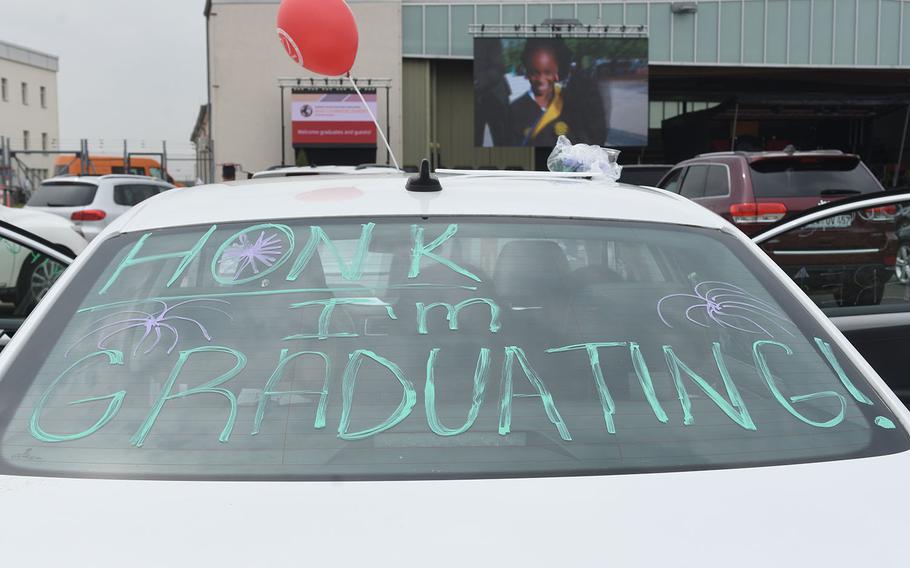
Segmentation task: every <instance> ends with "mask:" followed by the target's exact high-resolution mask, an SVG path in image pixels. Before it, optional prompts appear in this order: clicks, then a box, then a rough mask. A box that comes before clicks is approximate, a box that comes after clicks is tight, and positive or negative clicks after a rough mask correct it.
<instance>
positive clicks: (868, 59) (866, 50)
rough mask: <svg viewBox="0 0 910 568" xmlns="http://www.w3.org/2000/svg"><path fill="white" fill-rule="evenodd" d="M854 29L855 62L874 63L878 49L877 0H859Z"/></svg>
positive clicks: (860, 63)
mask: <svg viewBox="0 0 910 568" xmlns="http://www.w3.org/2000/svg"><path fill="white" fill-rule="evenodd" d="M856 31H857V36H856V63H857V64H858V65H875V59H876V52H877V51H878V0H859V22H857V28H856Z"/></svg>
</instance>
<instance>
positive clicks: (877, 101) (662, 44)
mask: <svg viewBox="0 0 910 568" xmlns="http://www.w3.org/2000/svg"><path fill="white" fill-rule="evenodd" d="M278 3H279V2H278V0H209V2H208V6H207V7H206V11H205V15H206V19H207V33H208V48H209V58H208V61H209V74H210V81H209V83H210V95H211V114H210V128H211V137H212V146H213V150H214V160H213V164H223V163H225V162H231V163H236V164H240V165H241V166H242V168H243V169H248V170H256V169H262V168H266V167H270V166H273V165H276V164H280V163H293V162H294V161H296V160H298V155H299V151H300V150H307V148H305V147H303V148H300V147H297V148H295V147H294V145H293V144H292V141H291V137H290V136H289V134H288V133H289V132H290V131H291V128H292V124H291V119H290V112H288V110H289V108H290V107H289V101H288V100H287V98H286V97H285V96H284V94H285V89H280V88H279V80H285V81H283V83H284V84H286V85H287V84H293V80H296V79H301V80H302V81H303V82H304V83H306V82H307V81H309V80H310V75H308V74H307V73H306V72H304V70H303V69H301V68H300V67H297V66H296V65H294V64H293V63H292V62H291V60H290V59H289V58H287V57H286V56H285V54H284V52H283V50H282V48H281V45H280V44H279V42H278V40H277V38H276V37H275V32H274V28H275V18H276V14H277V9H278ZM348 3H349V5H350V6H351V9H352V11H353V12H354V15H355V18H356V19H357V21H358V23H359V30H360V51H359V55H358V58H357V62H356V64H355V67H354V76H356V77H358V78H373V79H385V80H388V82H389V83H388V84H389V91H388V101H387V102H388V108H389V111H388V116H385V115H384V113H380V114H383V116H380V117H379V119H380V121H381V122H382V123H383V124H388V128H389V130H390V134H391V144H392V147H393V148H394V151H395V152H396V155H398V156H399V158H400V161H401V162H402V163H403V164H407V165H416V164H417V163H418V162H419V160H420V159H421V158H423V157H432V159H433V161H434V163H436V164H437V165H442V166H448V167H453V166H461V165H465V166H471V167H483V166H489V165H495V166H499V167H504V166H512V167H524V168H532V167H535V166H537V167H540V165H541V157H544V158H545V156H546V152H542V151H541V150H540V149H539V150H537V151H536V152H535V151H534V150H532V149H528V148H478V147H475V146H474V141H473V132H472V130H473V124H472V120H471V116H472V115H473V101H474V99H473V76H472V60H473V37H472V35H471V33H470V29H469V28H470V26H471V25H481V24H482V25H485V26H493V25H508V26H523V25H525V26H533V25H540V24H542V23H544V22H545V21H547V20H551V21H552V19H554V18H556V19H560V20H562V21H575V22H577V24H576V25H579V24H580V25H581V26H587V25H592V26H594V25H616V26H625V27H628V28H630V29H631V28H633V27H638V28H637V29H640V30H644V33H645V34H646V35H647V37H648V61H649V65H648V77H649V79H648V86H649V103H648V116H649V118H648V122H649V124H648V145H647V146H645V147H634V148H624V149H623V155H622V159H623V160H624V161H626V162H629V161H633V162H635V161H644V162H675V161H678V160H681V159H684V158H686V157H689V156H691V155H693V154H694V153H697V152H702V151H711V150H728V149H731V148H736V149H760V148H767V149H776V148H782V147H784V146H786V145H788V144H793V145H794V146H796V147H798V148H805V149H809V148H835V149H841V150H845V151H854V152H857V153H860V154H861V155H862V156H863V158H864V159H865V160H866V162H867V164H869V166H870V168H872V169H873V171H874V172H875V173H876V174H878V175H879V177H880V178H882V179H883V180H896V179H897V178H896V176H895V175H894V174H895V172H896V171H897V170H898V169H899V170H901V171H902V172H903V171H904V170H905V169H906V164H907V161H908V160H907V159H906V156H903V155H902V153H904V152H906V151H907V148H906V145H905V144H904V139H905V137H906V124H907V119H908V118H910V111H908V109H910V106H908V104H910V82H908V79H907V77H908V74H907V69H908V68H910V1H908V0H699V1H697V2H667V1H653V0H652V1H647V0H605V1H602V2H578V3H576V2H538V1H535V0H525V1H522V2H512V1H503V2H487V1H482V2H464V1H463V2H446V1H444V0H422V1H416V0H349V2H348ZM639 26H640V27H639ZM904 30H907V32H908V33H904ZM287 80H292V81H291V82H290V83H288V81H287ZM380 98H381V95H380ZM381 102H382V101H380V105H379V108H380V109H383V105H382V104H381ZM385 159H386V158H385V153H384V151H383V150H382V148H381V147H380V148H378V149H377V152H376V161H379V162H385ZM902 175H903V174H902Z"/></svg>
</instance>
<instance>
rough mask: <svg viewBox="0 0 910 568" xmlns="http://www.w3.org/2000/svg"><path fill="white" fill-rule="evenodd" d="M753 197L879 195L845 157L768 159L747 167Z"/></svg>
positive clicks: (875, 186) (876, 186)
mask: <svg viewBox="0 0 910 568" xmlns="http://www.w3.org/2000/svg"><path fill="white" fill-rule="evenodd" d="M750 166H751V170H752V191H753V192H754V193H755V197H758V198H762V197H826V196H828V197H844V196H850V195H859V194H862V193H874V192H876V191H882V186H881V185H880V184H879V183H878V180H876V179H875V178H874V177H873V176H872V174H871V173H869V171H868V170H867V169H866V168H865V167H864V166H863V165H862V163H861V162H860V161H859V159H858V158H855V157H849V156H829V157H817V156H807V157H798V158H769V159H763V160H759V161H757V162H753V163H752V164H750Z"/></svg>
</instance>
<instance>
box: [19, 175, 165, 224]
mask: <svg viewBox="0 0 910 568" xmlns="http://www.w3.org/2000/svg"><path fill="white" fill-rule="evenodd" d="M173 187H174V186H173V185H171V184H169V183H167V182H165V181H162V180H160V179H157V178H152V177H146V176H133V175H107V176H59V177H55V178H51V179H49V180H45V181H44V182H42V184H41V186H40V187H39V188H38V191H36V192H35V193H33V194H32V196H31V198H30V199H29V200H28V203H27V204H26V206H25V207H26V208H28V209H38V210H41V211H46V212H48V213H53V214H55V215H59V216H61V217H64V218H66V219H70V220H71V221H73V222H74V223H75V225H76V227H77V229H78V230H79V231H80V232H81V233H82V234H83V235H85V238H86V239H88V240H92V239H93V238H95V237H96V236H98V233H100V232H101V231H102V230H103V229H104V228H105V227H107V226H108V225H109V224H110V222H111V221H113V220H114V219H116V218H117V217H119V216H120V215H122V214H124V213H125V212H126V211H127V210H129V208H130V207H132V206H133V205H137V204H138V203H141V202H142V201H145V200H146V199H148V198H149V197H152V196H154V195H158V194H159V193H161V192H162V191H167V190H169V189H173Z"/></svg>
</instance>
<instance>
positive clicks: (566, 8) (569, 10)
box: [552, 4, 575, 18]
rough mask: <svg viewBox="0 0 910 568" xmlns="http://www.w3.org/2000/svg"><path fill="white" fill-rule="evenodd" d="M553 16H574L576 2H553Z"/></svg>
mask: <svg viewBox="0 0 910 568" xmlns="http://www.w3.org/2000/svg"><path fill="white" fill-rule="evenodd" d="M552 17H553V18H574V17H575V4H553V11H552Z"/></svg>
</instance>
